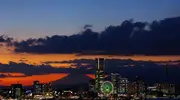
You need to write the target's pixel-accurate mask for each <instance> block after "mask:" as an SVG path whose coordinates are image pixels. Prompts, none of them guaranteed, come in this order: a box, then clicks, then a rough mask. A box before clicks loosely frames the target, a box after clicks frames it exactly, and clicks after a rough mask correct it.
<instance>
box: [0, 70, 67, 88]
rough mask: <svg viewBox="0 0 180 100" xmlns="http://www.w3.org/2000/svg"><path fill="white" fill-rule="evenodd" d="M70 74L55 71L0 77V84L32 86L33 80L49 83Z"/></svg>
mask: <svg viewBox="0 0 180 100" xmlns="http://www.w3.org/2000/svg"><path fill="white" fill-rule="evenodd" d="M68 75H69V74H67V73H53V74H46V75H32V76H25V77H5V78H0V85H1V86H10V85H11V84H16V83H20V84H23V85H24V86H31V85H32V84H33V81H35V80H38V81H40V82H41V83H49V82H52V81H56V80H58V79H62V78H64V77H66V76H68Z"/></svg>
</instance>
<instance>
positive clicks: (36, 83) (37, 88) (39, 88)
mask: <svg viewBox="0 0 180 100" xmlns="http://www.w3.org/2000/svg"><path fill="white" fill-rule="evenodd" d="M33 88H34V94H42V84H40V82H39V81H34V83H33Z"/></svg>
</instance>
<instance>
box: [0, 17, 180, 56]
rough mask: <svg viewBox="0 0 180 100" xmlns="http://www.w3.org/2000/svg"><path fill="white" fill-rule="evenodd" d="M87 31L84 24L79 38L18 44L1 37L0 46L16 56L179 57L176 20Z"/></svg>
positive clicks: (179, 21)
mask: <svg viewBox="0 0 180 100" xmlns="http://www.w3.org/2000/svg"><path fill="white" fill-rule="evenodd" d="M91 28H92V25H88V24H87V25H85V26H84V31H82V32H81V33H79V34H74V35H71V36H59V35H54V36H51V37H49V36H47V37H45V38H37V39H34V38H30V39H27V40H23V41H20V42H18V41H13V38H9V37H6V36H4V35H3V36H0V42H6V43H8V45H10V46H12V45H13V47H15V49H14V51H15V52H19V53H22V52H27V53H46V54H48V53H59V54H63V53H79V54H116V55H117V54H119V55H134V54H143V55H179V54H180V46H179V45H180V17H176V18H167V19H164V20H160V21H153V22H152V23H147V22H134V21H133V20H132V19H131V20H125V21H123V22H122V23H121V24H120V25H118V26H112V25H111V26H109V27H107V28H106V29H105V30H103V31H102V32H94V31H93V30H92V29H91ZM12 41H13V42H12Z"/></svg>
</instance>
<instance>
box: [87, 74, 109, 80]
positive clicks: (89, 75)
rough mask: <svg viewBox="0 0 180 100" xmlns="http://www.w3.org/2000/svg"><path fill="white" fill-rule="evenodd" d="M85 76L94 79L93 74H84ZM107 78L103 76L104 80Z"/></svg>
mask: <svg viewBox="0 0 180 100" xmlns="http://www.w3.org/2000/svg"><path fill="white" fill-rule="evenodd" d="M86 76H88V77H90V78H92V79H95V74H86ZM106 77H108V75H105V78H106Z"/></svg>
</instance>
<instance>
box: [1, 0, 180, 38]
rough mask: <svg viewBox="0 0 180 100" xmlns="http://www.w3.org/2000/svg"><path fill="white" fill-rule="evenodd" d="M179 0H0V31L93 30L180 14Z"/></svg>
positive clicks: (36, 34) (52, 32)
mask: <svg viewBox="0 0 180 100" xmlns="http://www.w3.org/2000/svg"><path fill="white" fill-rule="evenodd" d="M179 9H180V0H1V1H0V34H5V35H9V36H12V37H15V38H19V39H24V38H29V37H44V36H47V35H48V36H51V35H55V34H58V35H71V34H74V33H78V32H79V31H81V30H82V28H83V26H84V25H85V24H92V25H93V29H94V30H95V31H101V30H103V29H104V28H105V26H109V25H118V24H120V23H121V22H122V21H123V20H126V19H130V18H133V19H134V20H135V21H152V20H159V19H163V18H167V17H176V16H179V15H180V10H179Z"/></svg>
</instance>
